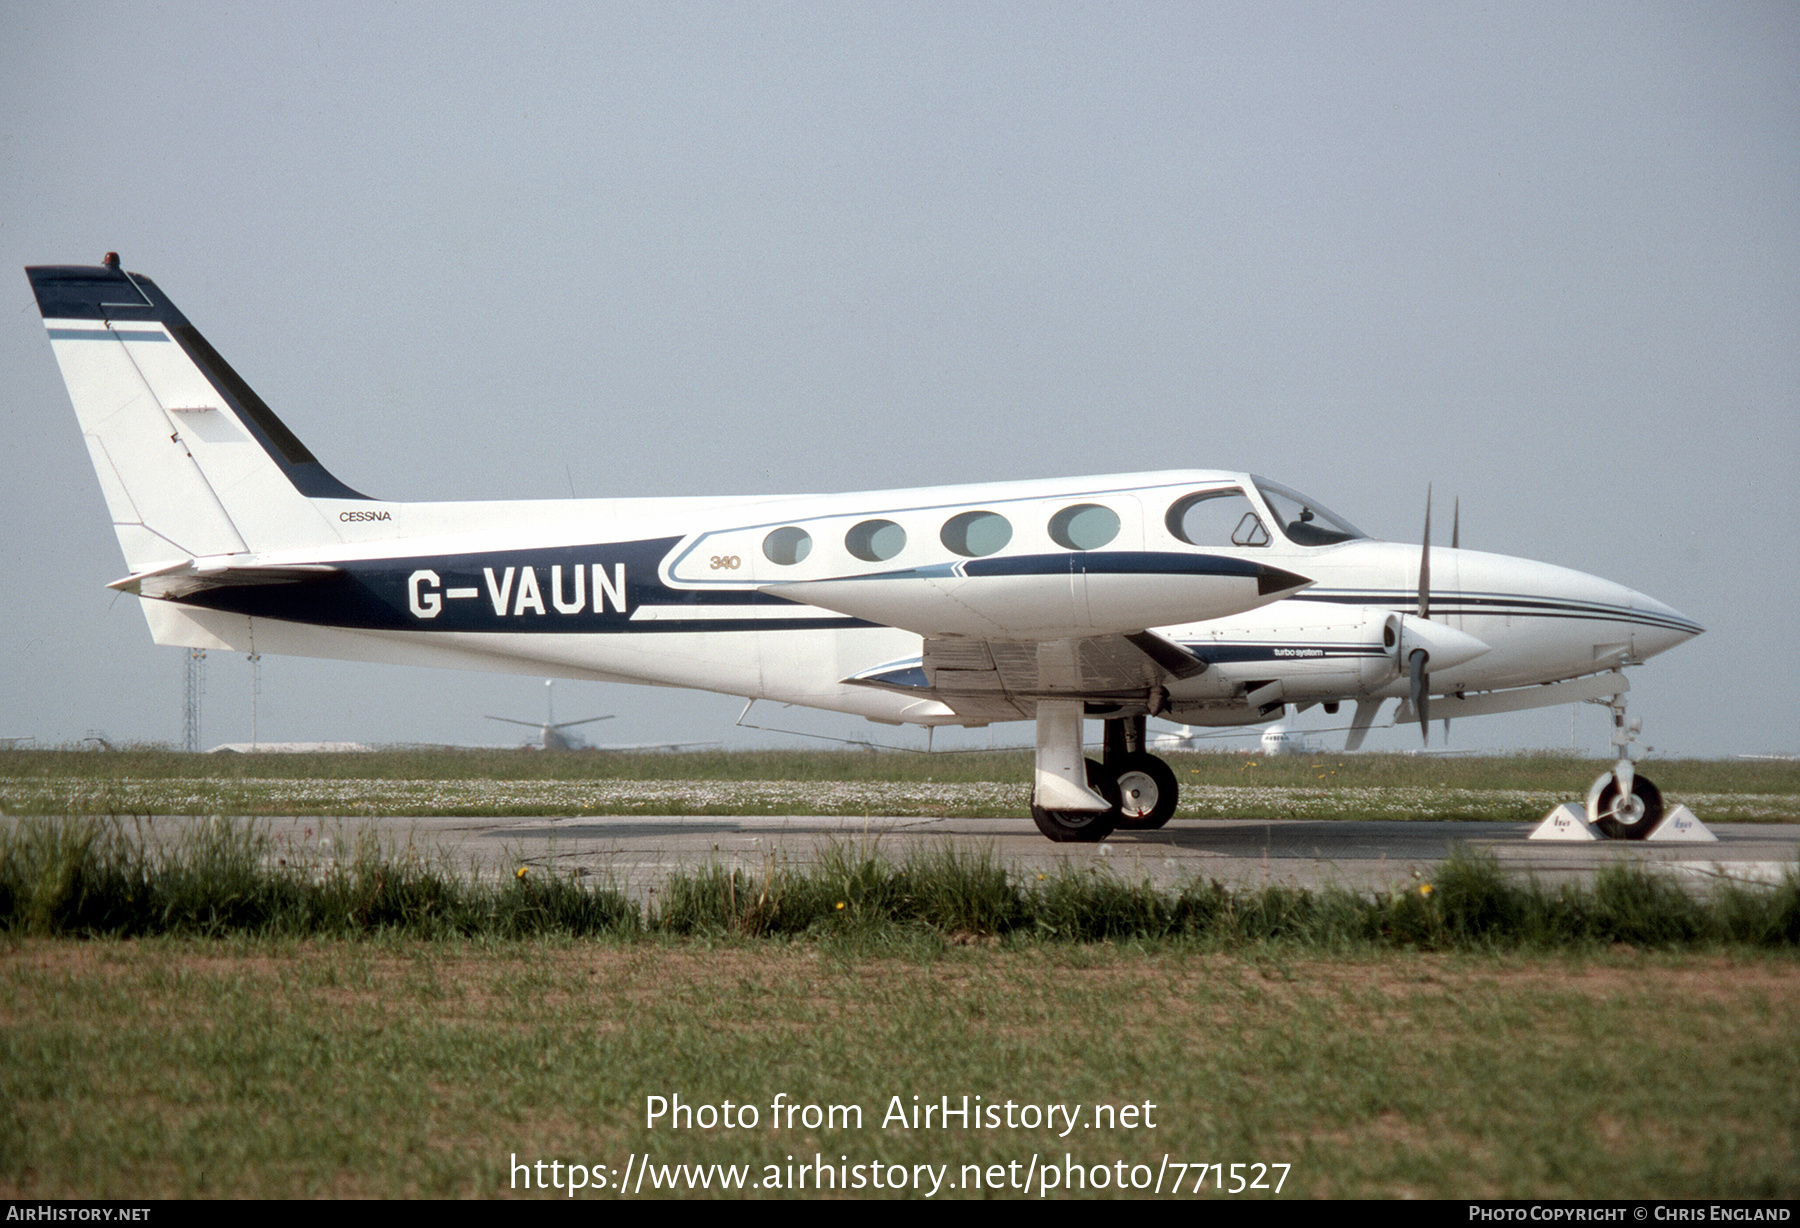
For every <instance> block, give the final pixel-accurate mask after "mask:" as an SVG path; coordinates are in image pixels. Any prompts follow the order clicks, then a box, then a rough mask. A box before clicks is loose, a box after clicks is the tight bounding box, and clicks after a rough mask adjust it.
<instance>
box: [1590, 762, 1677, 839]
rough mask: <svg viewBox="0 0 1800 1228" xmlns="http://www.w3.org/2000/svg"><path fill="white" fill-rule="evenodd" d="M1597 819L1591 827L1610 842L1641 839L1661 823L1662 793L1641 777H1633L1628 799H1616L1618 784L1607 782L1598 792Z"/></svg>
mask: <svg viewBox="0 0 1800 1228" xmlns="http://www.w3.org/2000/svg"><path fill="white" fill-rule="evenodd" d="M1594 809H1595V813H1596V814H1597V815H1598V816H1599V817H1598V818H1596V819H1595V820H1594V826H1595V827H1598V828H1599V829H1600V830H1601V831H1602V832H1603V833H1605V834H1606V835H1607V836H1608V837H1609V838H1611V839H1613V840H1642V839H1643V838H1644V837H1645V836H1647V835H1649V834H1650V833H1651V832H1652V831H1654V830H1655V829H1656V825H1657V824H1658V823H1660V822H1662V818H1663V799H1662V790H1661V789H1658V788H1657V787H1656V786H1655V785H1653V784H1651V783H1650V781H1649V780H1648V779H1646V778H1645V777H1642V776H1637V777H1633V778H1632V781H1631V796H1630V797H1626V798H1621V797H1620V796H1619V782H1618V781H1617V780H1609V781H1607V782H1606V786H1605V787H1604V788H1603V789H1601V790H1600V804H1599V805H1598V806H1596V807H1595V808H1594Z"/></svg>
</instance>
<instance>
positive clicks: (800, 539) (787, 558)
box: [763, 524, 812, 567]
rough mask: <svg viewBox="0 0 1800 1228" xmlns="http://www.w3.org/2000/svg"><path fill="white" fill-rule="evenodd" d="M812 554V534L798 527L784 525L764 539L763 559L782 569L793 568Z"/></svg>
mask: <svg viewBox="0 0 1800 1228" xmlns="http://www.w3.org/2000/svg"><path fill="white" fill-rule="evenodd" d="M811 553H812V534H811V533H808V532H807V531H806V530H805V529H802V528H800V527H799V526H797V525H791V524H790V525H783V526H782V527H781V528H779V529H775V530H773V531H772V532H771V533H770V534H769V535H768V536H767V537H765V538H763V557H764V558H766V559H768V560H769V562H771V563H776V564H779V565H780V566H782V567H792V566H793V565H794V564H795V563H798V562H799V561H800V560H801V559H804V558H805V557H806V556H807V555H809V554H811Z"/></svg>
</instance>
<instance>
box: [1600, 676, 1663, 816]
mask: <svg viewBox="0 0 1800 1228" xmlns="http://www.w3.org/2000/svg"><path fill="white" fill-rule="evenodd" d="M1607 707H1609V708H1611V709H1612V723H1613V731H1612V744H1613V747H1614V749H1615V750H1617V751H1618V754H1619V761H1618V762H1617V763H1616V764H1614V765H1613V768H1612V770H1611V771H1610V772H1607V773H1605V774H1603V775H1602V776H1601V777H1600V778H1599V779H1598V780H1596V781H1594V783H1593V786H1592V787H1591V788H1589V789H1588V795H1587V813H1588V822H1590V823H1592V824H1593V825H1594V826H1595V827H1597V828H1599V829H1600V834H1601V835H1603V836H1606V837H1607V838H1608V839H1611V840H1642V839H1643V838H1644V837H1646V836H1648V835H1649V834H1650V833H1651V832H1653V831H1655V830H1656V827H1657V824H1659V823H1661V822H1662V821H1663V813H1664V811H1663V798H1662V790H1661V789H1658V788H1657V787H1656V786H1655V785H1654V784H1652V783H1651V782H1650V778H1649V777H1647V776H1639V775H1638V773H1637V764H1636V763H1635V762H1634V755H1635V753H1636V752H1635V747H1636V745H1637V736H1638V734H1639V733H1641V732H1643V728H1644V723H1643V721H1642V720H1639V719H1637V718H1635V717H1634V718H1632V719H1630V720H1627V719H1626V717H1625V696H1624V694H1623V693H1620V694H1618V695H1615V696H1613V698H1612V699H1611V700H1609V701H1608V702H1607Z"/></svg>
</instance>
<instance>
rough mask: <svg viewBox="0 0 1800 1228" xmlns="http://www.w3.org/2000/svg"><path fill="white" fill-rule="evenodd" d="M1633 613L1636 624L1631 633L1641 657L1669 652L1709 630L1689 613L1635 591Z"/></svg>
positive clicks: (1634, 648)
mask: <svg viewBox="0 0 1800 1228" xmlns="http://www.w3.org/2000/svg"><path fill="white" fill-rule="evenodd" d="M1631 612H1632V614H1633V615H1634V617H1633V619H1632V621H1633V622H1634V623H1635V624H1636V626H1635V628H1634V629H1633V632H1632V636H1631V646H1632V649H1633V651H1635V652H1636V654H1637V655H1638V656H1639V657H1653V656H1655V655H1656V654H1657V653H1659V652H1667V651H1668V650H1669V649H1671V648H1674V647H1675V646H1676V645H1678V644H1685V643H1687V642H1688V641H1689V640H1691V639H1693V638H1694V637H1695V636H1696V635H1699V634H1700V633H1701V632H1703V631H1705V630H1706V628H1705V627H1702V626H1701V625H1700V624H1699V623H1697V622H1695V621H1694V620H1693V619H1691V618H1689V617H1688V616H1687V615H1685V614H1682V613H1680V612H1678V611H1677V610H1675V609H1673V608H1671V607H1669V606H1666V605H1664V604H1663V603H1662V602H1660V601H1658V600H1656V598H1654V597H1646V596H1644V594H1642V593H1632V594H1631Z"/></svg>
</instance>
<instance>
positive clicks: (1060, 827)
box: [1031, 759, 1119, 844]
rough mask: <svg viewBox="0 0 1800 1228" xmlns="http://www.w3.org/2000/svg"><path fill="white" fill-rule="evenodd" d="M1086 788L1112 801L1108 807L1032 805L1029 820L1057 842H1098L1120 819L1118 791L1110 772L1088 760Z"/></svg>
mask: <svg viewBox="0 0 1800 1228" xmlns="http://www.w3.org/2000/svg"><path fill="white" fill-rule="evenodd" d="M1087 781H1088V788H1090V789H1092V790H1093V791H1094V792H1096V793H1098V794H1099V795H1100V796H1101V797H1104V798H1105V799H1106V800H1107V801H1109V802H1111V803H1112V809H1111V810H1045V809H1044V808H1043V807H1042V806H1038V805H1035V804H1034V805H1033V806H1032V807H1031V820H1032V822H1034V823H1036V824H1037V828H1038V830H1039V831H1041V832H1043V833H1044V835H1046V836H1048V837H1049V838H1050V839H1052V840H1054V841H1056V842H1057V843H1058V844H1097V843H1099V842H1100V841H1102V840H1104V839H1106V838H1107V837H1108V836H1110V835H1112V830H1113V828H1114V827H1116V826H1118V822H1119V794H1118V790H1117V788H1116V787H1115V786H1114V785H1113V782H1112V778H1111V774H1110V773H1108V772H1107V770H1106V769H1105V768H1103V767H1101V766H1100V765H1099V764H1098V763H1095V762H1094V761H1093V760H1092V759H1089V760H1088V761H1087Z"/></svg>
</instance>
